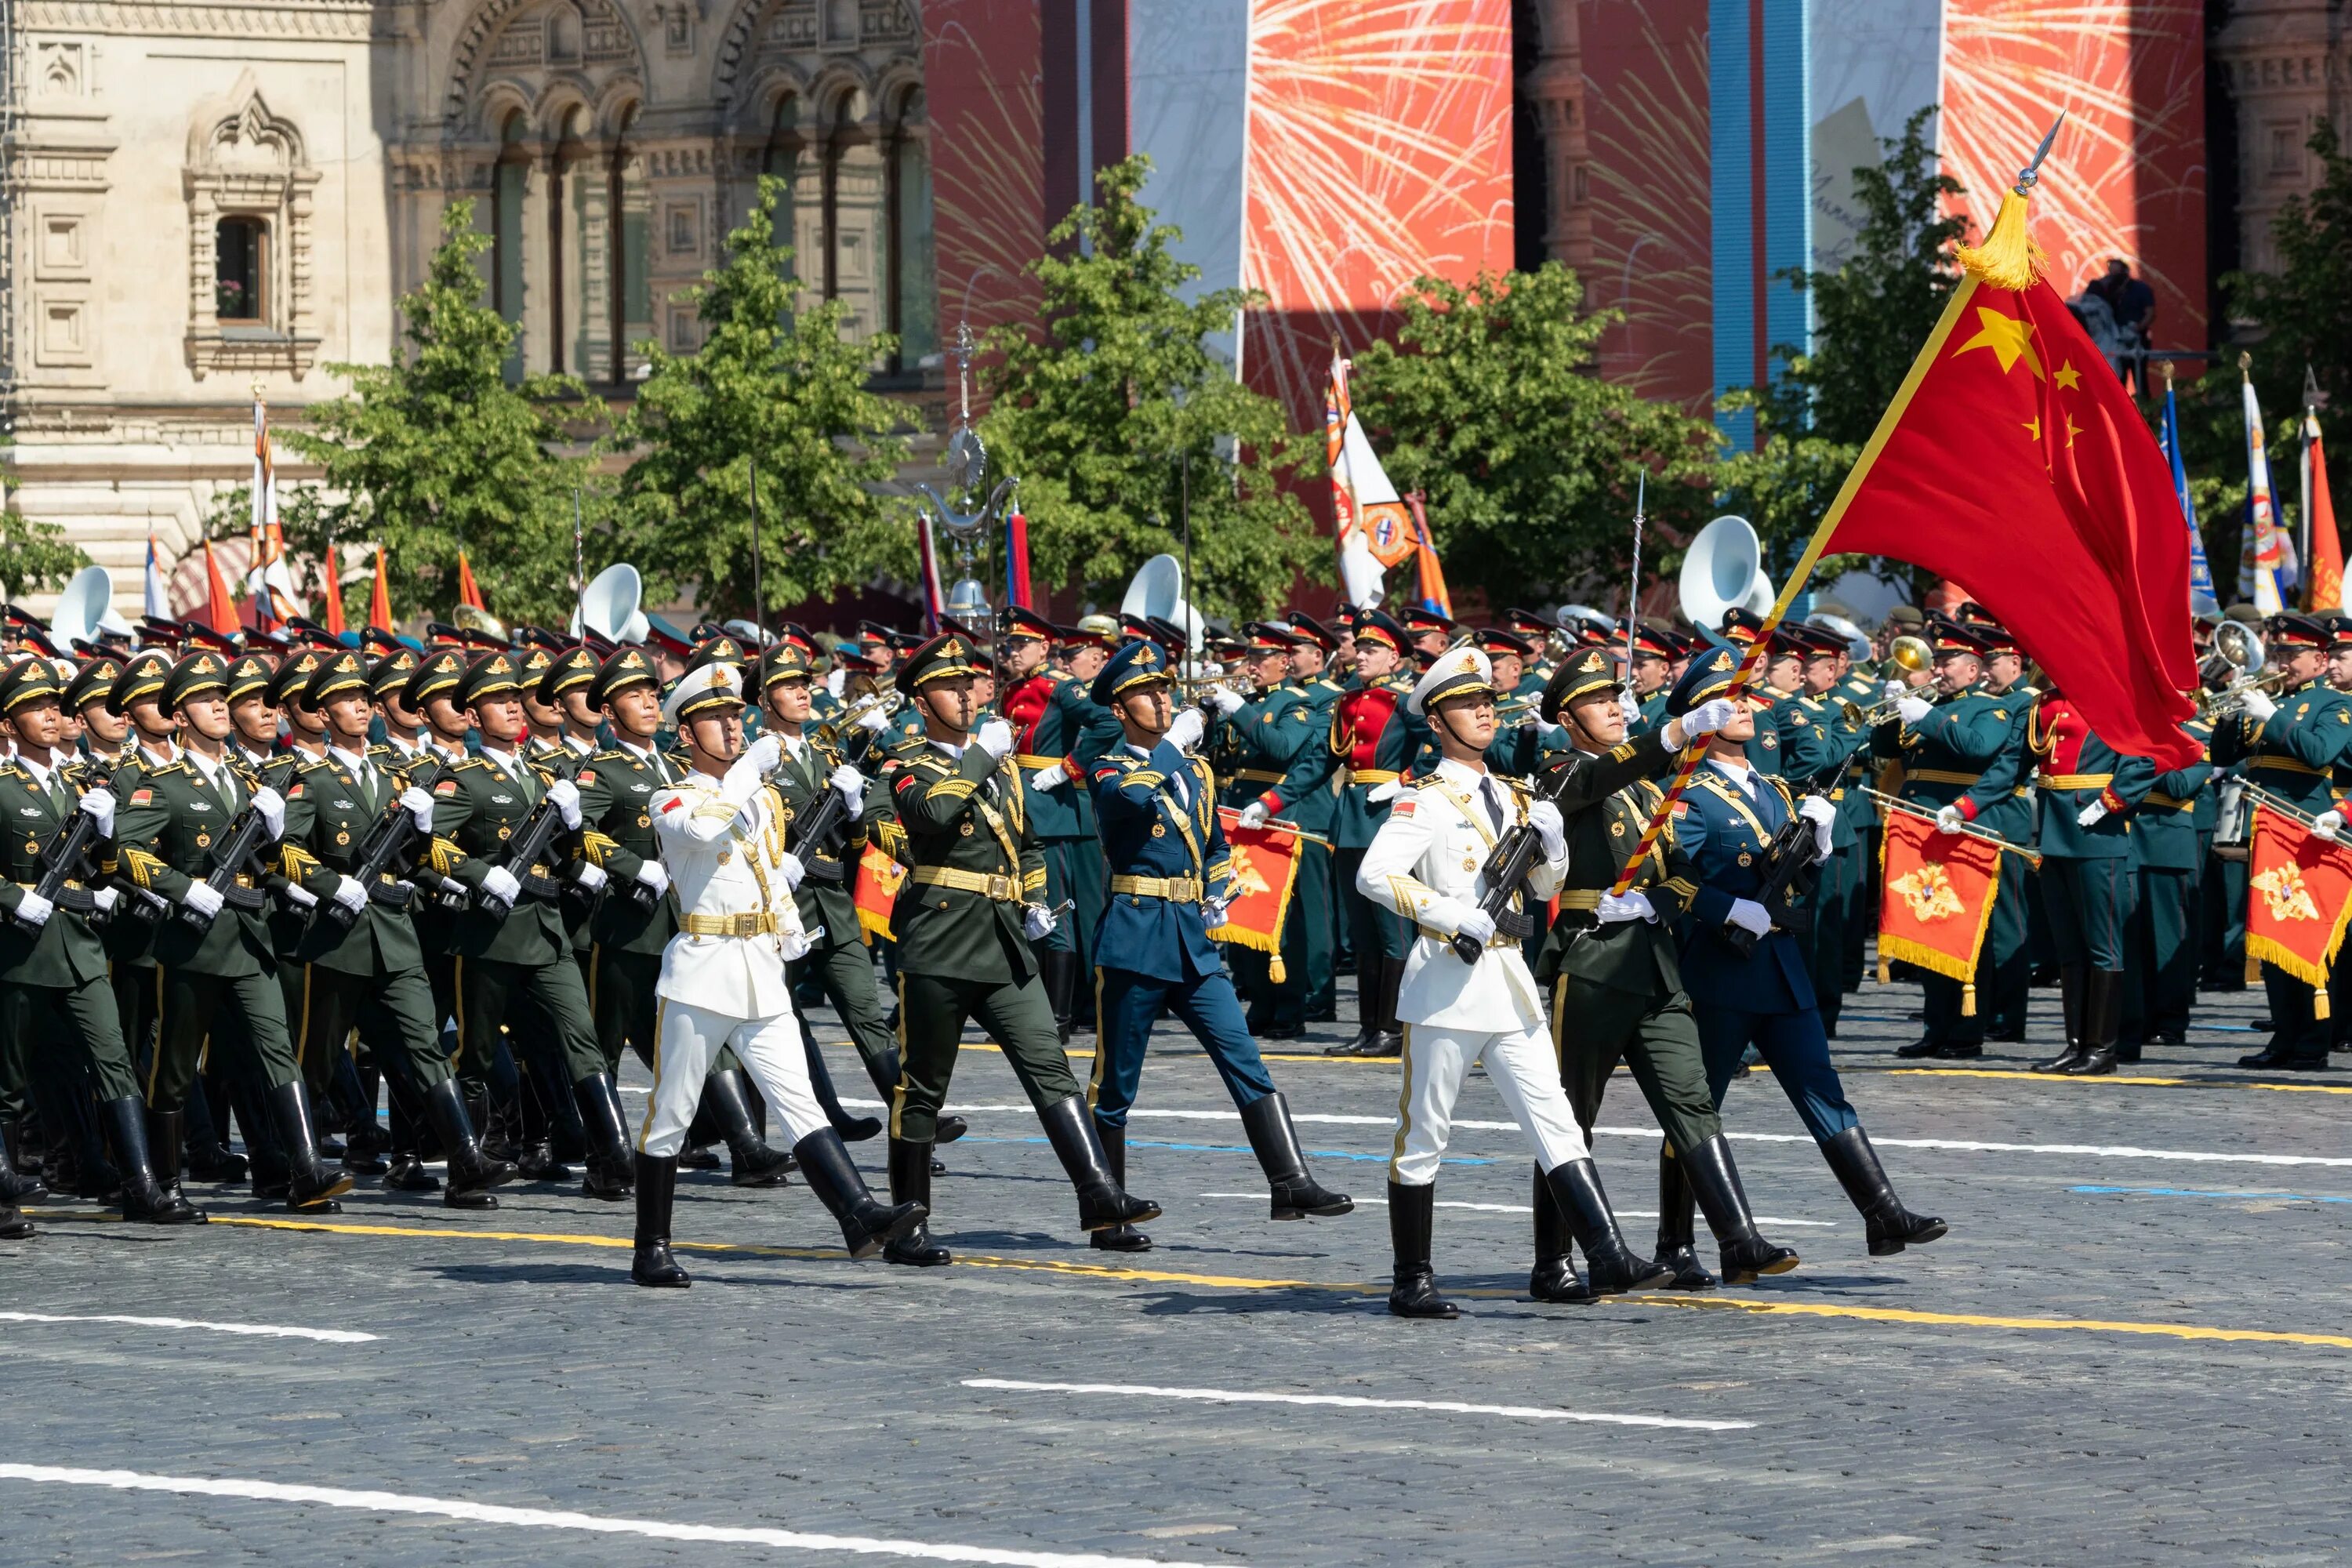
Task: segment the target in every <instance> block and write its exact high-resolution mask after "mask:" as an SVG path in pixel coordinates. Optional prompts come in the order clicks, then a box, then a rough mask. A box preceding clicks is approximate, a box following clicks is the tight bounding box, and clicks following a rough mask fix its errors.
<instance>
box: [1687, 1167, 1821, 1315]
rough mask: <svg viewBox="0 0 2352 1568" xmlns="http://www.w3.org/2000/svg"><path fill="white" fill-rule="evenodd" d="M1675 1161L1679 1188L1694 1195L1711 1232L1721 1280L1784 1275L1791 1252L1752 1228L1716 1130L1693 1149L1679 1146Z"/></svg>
mask: <svg viewBox="0 0 2352 1568" xmlns="http://www.w3.org/2000/svg"><path fill="white" fill-rule="evenodd" d="M1676 1163H1678V1164H1679V1165H1680V1166H1681V1167H1682V1174H1683V1181H1684V1183H1685V1189H1684V1190H1685V1192H1687V1193H1690V1194H1693V1195H1695V1196H1696V1198H1697V1199H1698V1206H1699V1207H1700V1209H1702V1210H1703V1211H1705V1213H1706V1228H1707V1229H1709V1230H1711V1231H1713V1232H1715V1241H1716V1245H1717V1247H1719V1248H1720V1249H1721V1256H1722V1259H1723V1278H1724V1282H1725V1283H1726V1284H1730V1285H1748V1284H1752V1283H1754V1281H1755V1279H1756V1277H1757V1276H1758V1275H1759V1274H1786V1273H1787V1272H1788V1271H1789V1270H1790V1269H1791V1268H1795V1267H1796V1266H1797V1255H1796V1253H1794V1252H1793V1251H1791V1250H1790V1249H1789V1248H1788V1247H1775V1246H1774V1245H1773V1244H1772V1243H1770V1242H1769V1241H1767V1240H1765V1239H1764V1237H1762V1236H1760V1235H1759V1234H1758V1233H1757V1230H1756V1216H1755V1215H1753V1214H1751V1213H1749V1212H1748V1193H1747V1191H1746V1189H1744V1188H1743V1187H1741V1186H1740V1184H1739V1167H1738V1166H1737V1165H1735V1164H1733V1163H1731V1142H1730V1141H1729V1140H1728V1139H1727V1138H1725V1137H1724V1136H1723V1134H1722V1133H1720V1132H1718V1133H1717V1134H1716V1135H1715V1136H1714V1137H1712V1138H1710V1139H1708V1140H1707V1141H1706V1142H1704V1143H1701V1144H1700V1145H1699V1146H1698V1147H1697V1148H1696V1149H1685V1150H1684V1151H1683V1152H1682V1157H1681V1159H1680V1160H1679V1161H1677V1162H1676ZM1684 1213H1685V1219H1684V1222H1683V1223H1684V1230H1683V1235H1684V1237H1685V1238H1687V1237H1689V1235H1690V1230H1689V1223H1690V1222H1689V1219H1688V1217H1687V1215H1688V1213H1689V1211H1688V1210H1685V1211H1684Z"/></svg>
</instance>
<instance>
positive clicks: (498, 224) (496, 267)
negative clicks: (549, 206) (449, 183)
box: [490, 113, 530, 381]
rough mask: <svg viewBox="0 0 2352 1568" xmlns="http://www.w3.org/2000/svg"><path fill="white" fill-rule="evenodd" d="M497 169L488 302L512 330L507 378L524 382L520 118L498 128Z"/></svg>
mask: <svg viewBox="0 0 2352 1568" xmlns="http://www.w3.org/2000/svg"><path fill="white" fill-rule="evenodd" d="M499 143H500V146H499V162H498V167H497V168H496V169H495V170H494V171H493V172H492V177H491V190H490V304H491V306H492V307H493V308H494V309H496V310H497V311H498V313H499V315H501V316H504V317H505V318H506V319H507V320H508V321H510V322H512V323H513V324H514V326H515V327H516V329H517V331H516V332H515V339H514V345H513V346H512V347H511V348H510V349H509V350H508V352H507V359H506V366H505V368H506V376H507V379H508V380H509V381H520V380H521V379H522V332H521V331H520V328H521V326H522V277H523V272H522V247H523V237H522V198H523V193H524V191H525V190H526V189H527V188H528V187H529V185H530V149H529V148H528V147H526V146H525V145H523V121H522V116H521V115H520V114H519V113H518V114H509V115H508V116H507V119H506V123H505V124H503V125H501V126H500V127H499Z"/></svg>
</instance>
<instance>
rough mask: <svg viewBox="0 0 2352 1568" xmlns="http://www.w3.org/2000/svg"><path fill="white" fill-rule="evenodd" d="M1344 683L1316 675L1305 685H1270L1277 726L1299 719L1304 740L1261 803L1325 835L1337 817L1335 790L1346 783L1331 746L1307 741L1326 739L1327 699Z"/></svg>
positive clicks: (1335, 697)
mask: <svg viewBox="0 0 2352 1568" xmlns="http://www.w3.org/2000/svg"><path fill="white" fill-rule="evenodd" d="M1345 689H1346V688H1344V687H1342V686H1340V685H1339V683H1338V682H1337V681H1331V680H1326V679H1323V678H1322V677H1321V676H1317V677H1316V678H1315V679H1312V680H1310V681H1307V682H1306V683H1305V684H1304V685H1301V684H1299V683H1298V682H1297V681H1285V682H1283V684H1282V685H1280V686H1278V687H1276V689H1275V691H1276V694H1277V695H1276V698H1275V700H1276V703H1277V704H1278V708H1277V711H1278V713H1279V717H1278V718H1277V719H1276V728H1287V729H1296V728H1297V727H1299V726H1301V725H1302V724H1303V725H1304V726H1305V728H1306V732H1307V741H1308V742H1309V743H1307V744H1304V745H1301V746H1299V747H1298V749H1297V751H1296V752H1293V753H1292V754H1291V758H1290V765H1289V766H1287V767H1286V768H1284V769H1283V770H1282V782H1281V783H1279V784H1276V785H1275V786H1274V788H1273V790H1272V791H1271V792H1270V793H1271V795H1273V796H1274V797H1275V798H1273V799H1269V800H1267V801H1266V805H1267V806H1268V807H1269V808H1270V809H1272V811H1273V813H1274V815H1275V816H1278V817H1280V818H1282V820H1283V821H1285V822H1287V823H1291V824H1294V825H1295V826H1299V827H1303V828H1305V829H1306V830H1307V832H1309V833H1319V834H1321V835H1322V836H1323V837H1326V838H1328V837H1331V832H1332V829H1333V827H1334V826H1337V824H1338V823H1339V792H1340V791H1341V790H1342V789H1344V788H1346V787H1347V786H1346V784H1345V781H1343V780H1342V779H1341V778H1340V776H1339V758H1337V757H1335V756H1333V755H1332V754H1331V748H1330V746H1329V745H1328V744H1323V745H1316V744H1313V743H1312V742H1317V741H1327V740H1328V736H1329V735H1330V732H1331V707H1332V704H1333V703H1335V702H1337V701H1338V700H1339V695H1340V693H1341V692H1342V691H1344V690H1345ZM1301 704H1304V707H1301V706H1300V705H1301ZM1261 727H1263V726H1261ZM1277 801H1278V802H1279V804H1276V802H1277Z"/></svg>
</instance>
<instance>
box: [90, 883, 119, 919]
mask: <svg viewBox="0 0 2352 1568" xmlns="http://www.w3.org/2000/svg"><path fill="white" fill-rule="evenodd" d="M89 901H90V902H91V903H93V904H96V905H97V906H98V912H99V913H100V914H102V915H110V914H112V913H113V912H114V906H115V905H117V904H119V903H121V901H122V895H121V893H118V892H116V891H115V890H114V889H112V888H98V889H92V890H91V892H90V895H89Z"/></svg>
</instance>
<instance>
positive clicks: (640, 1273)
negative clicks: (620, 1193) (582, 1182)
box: [629, 1154, 694, 1290]
mask: <svg viewBox="0 0 2352 1568" xmlns="http://www.w3.org/2000/svg"><path fill="white" fill-rule="evenodd" d="M635 1174H636V1188H637V1239H636V1250H635V1251H634V1252H632V1253H631V1254H630V1255H629V1278H630V1279H634V1280H635V1281H636V1282H637V1283H638V1284H640V1285H645V1286H648V1287H650V1288H652V1289H656V1290H683V1289H686V1288H687V1287H688V1286H689V1285H691V1284H693V1283H694V1277H693V1276H692V1275H690V1274H688V1272H687V1271H686V1270H685V1269H684V1268H680V1267H679V1266H678V1261H677V1258H673V1257H671V1256H670V1251H669V1215H670V1206H671V1205H672V1204H673V1203H675V1202H676V1201H677V1160H676V1159H674V1158H673V1159H664V1158H661V1157H659V1156H657V1155H653V1154H639V1155H638V1156H637V1157H636V1160H635Z"/></svg>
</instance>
